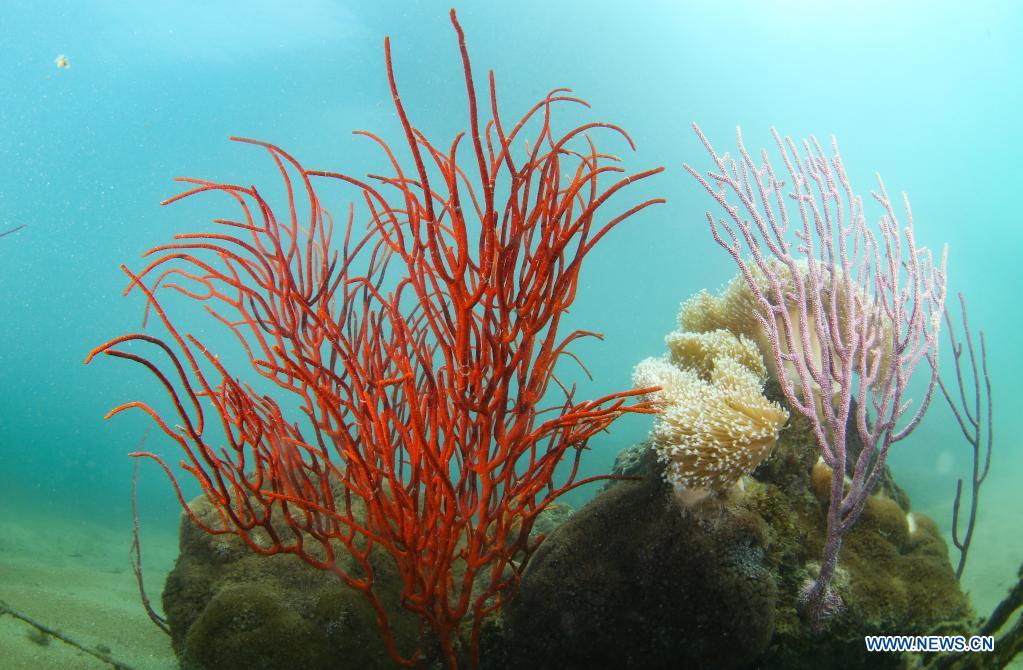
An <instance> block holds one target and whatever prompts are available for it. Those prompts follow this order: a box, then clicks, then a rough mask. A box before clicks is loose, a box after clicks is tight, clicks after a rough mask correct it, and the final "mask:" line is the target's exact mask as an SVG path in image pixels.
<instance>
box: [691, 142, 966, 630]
mask: <svg viewBox="0 0 1023 670" xmlns="http://www.w3.org/2000/svg"><path fill="white" fill-rule="evenodd" d="M693 128H694V130H695V131H696V134H697V136H698V137H699V138H700V141H701V142H702V143H703V145H704V147H706V149H707V152H708V153H709V154H710V156H711V158H712V159H713V161H714V164H715V166H716V171H710V172H708V173H707V175H706V177H704V176H703V175H701V174H700V173H699V172H697V171H696V170H695V169H694V168H692V167H690V166H689V165H686V166H685V168H686V170H688V171H689V173H690V174H692V175H693V176H694V177H695V178H696V179H697V180H698V181H699V182H700V184H701V185H702V186H703V187H704V188H705V189H706V190H707V192H708V193H709V194H710V195H711V196H712V197H713V198H714V200H716V201H717V203H718V204H719V205H720V206H721V207H722V208H723V209H724V210H725V212H726V216H725V217H724V218H715V217H714V216H713V215H712V214H711V213H710V212H708V213H707V220H708V222H709V224H710V229H711V232H712V234H713V236H714V239H715V241H716V242H717V243H718V244H719V245H720V246H721V247H722V248H724V249H725V250H726V251H727V252H728V253H729V254H730V255H731V256H732V258H733V260H734V261H735V263H736V265H738V268H739V272H740V273H741V275H742V277H743V278H744V279H745V282H746V284H747V285H748V286H749V289H750V291H751V292H752V295H753V298H754V304H755V305H756V313H755V314H754V316H755V318H756V320H757V323H758V324H759V327H760V329H761V331H762V333H761V335H762V338H761V341H762V342H763V343H764V344H763V346H764V349H765V355H767V356H769V357H771V358H773V362H774V366H775V369H776V370H777V371H778V381H779V383H780V385H781V388H782V391H783V392H784V394H785V397H786V399H787V400H788V402H789V404H790V405H791V407H792V408H793V409H794V410H796V411H798V412H799V413H801V414H803V415H804V416H806V417H807V418H808V419H809V420H810V422H811V424H812V427H813V431H814V435H815V437H816V441H817V445H818V447H819V449H820V456H821V460H823V462H824V463H825V464H826V465H827V466H828V467H829V468H830V469H831V487H830V496H829V506H828V517H827V536H826V539H825V546H824V551H823V555H822V556H821V564H820V570H819V572H818V574H817V577H816V578H815V579H813V580H812V583H809V584H808V585H807V587H806V588H805V589H804V591H803V593H801V594H800V596H801V597H800V602H801V605H802V609H803V612H804V615H805V616H806V617H807V618H808V619H809V621H810V622H811V625H813V626H815V627H821V626H822V625H823V624H824V623H825V622H826V620H827V619H828V618H829V614H834V613H836V612H837V611H840V610H841V606H842V604H841V599H840V597H839V596H838V595H837V594H836V593H835V592H834V591H833V589H832V588H831V587H830V586H829V584H830V581H831V578H832V576H833V574H834V572H835V568H836V566H837V564H838V555H839V550H840V549H841V546H842V537H843V536H844V534H845V533H846V531H848V530H849V528H851V527H852V525H853V524H854V523H856V521H857V519H858V518H859V516H860V514H861V513H862V511H863V507H864V505H865V503H866V501H867V498H868V496H869V495H870V493H871V491H873V490H874V488H875V485H876V484H877V481H878V478H879V477H880V476H881V474H882V472H883V470H884V466H885V460H886V458H887V456H888V450H889V448H890V447H891V445H892V444H894V443H895V442H898V441H899V440H902V439H904V438H905V437H906V436H907V435H909V434H910V432H912V431H913V429H914V428H915V427H916V426H917V425H918V423H919V422H920V419H921V418H922V417H923V415H924V413H925V412H926V410H927V406H928V404H929V403H930V400H931V397H932V394H933V391H934V386H935V382H936V380H937V372H936V369H937V368H936V366H935V367H934V368H933V369H932V371H931V374H930V378H929V380H928V382H927V385H926V387H925V392H924V396H923V399H922V400H921V401H920V402H919V403H916V407H915V410H914V409H913V405H914V403H913V401H912V399H910V398H908V397H907V391H908V385H909V381H910V378H911V377H912V375H913V371H914V370H915V369H916V367H917V365H918V364H919V363H920V362H921V361H922V360H924V359H925V358H926V357H927V356H933V357H934V358H935V360H936V357H937V350H938V331H939V328H940V325H941V315H942V312H943V308H944V301H945V270H946V257H947V249H946V250H945V253H943V254H942V258H941V263H940V265H938V264H936V263H935V262H934V258H933V257H932V254H931V252H930V250H928V249H927V248H926V247H917V245H916V241H915V238H914V235H913V217H912V213H911V211H910V208H909V201H908V200H907V199H906V198H905V196H903V200H904V202H905V209H906V223H905V226H904V227H903V228H902V229H901V231H900V225H901V224H900V223H899V220H898V217H897V216H896V213H895V209H894V207H893V206H892V203H891V200H890V199H889V197H888V193H887V191H886V190H885V187H884V183H883V182H882V181H881V178H880V176H878V178H877V180H878V192H876V193H874V194H873V196H874V199H875V200H876V201H877V202H878V203H879V204H880V205H881V208H882V215H881V219H880V222H879V223H878V225H877V226H876V227H874V226H870V225H868V224H867V222H866V218H865V217H864V210H863V199H862V198H861V197H860V196H858V195H856V194H855V193H854V192H853V190H852V187H851V186H850V184H849V179H848V176H847V175H846V172H845V168H844V166H843V165H842V161H841V158H840V157H839V153H838V145H837V143H836V142H835V141H834V140H832V147H833V155H832V156H830V157H829V156H827V155H826V154H825V152H824V150H823V149H822V147H821V145H820V143H819V142H818V141H817V139H816V138H813V137H811V138H810V139H809V140H804V141H802V142H801V143H800V144H798V145H797V144H796V143H795V142H794V141H793V140H792V139H791V138H789V137H785V138H784V139H783V138H782V137H781V136H780V135H779V134H778V132H777V131H775V130H774V129H772V134H773V136H774V139H775V142H776V144H777V147H778V150H779V153H780V156H781V159H782V161H783V162H784V167H785V170H786V172H787V173H788V175H789V177H790V178H791V185H790V187H789V189H788V192H785V191H786V189H785V182H784V181H783V180H782V179H780V178H779V177H778V175H776V173H775V171H774V168H773V167H772V165H771V162H770V159H769V157H768V153H767V150H766V149H765V150H761V152H760V156H759V159H760V163H757V162H756V161H755V160H754V158H753V157H752V156H751V155H750V153H749V152H748V151H747V150H746V147H745V145H744V144H743V141H742V133H741V131H739V130H737V132H736V134H737V137H738V151H739V155H738V156H737V157H735V158H733V157H732V156H731V155H729V154H728V153H725V154H723V155H720V154H718V153H717V152H716V151H715V150H714V148H713V147H712V146H711V144H710V142H709V141H708V139H707V138H706V136H705V135H704V134H703V132H702V131H701V130H700V128H699V127H698V126H697V125H696V124H693ZM800 149H802V153H801V152H800ZM730 198H734V199H737V200H738V202H737V203H733V202H730V200H729V199H730ZM789 203H791V204H789ZM793 244H795V248H793ZM852 426H855V430H856V431H857V432H858V433H859V437H860V439H861V440H862V443H863V447H862V449H860V451H859V452H858V453H852V452H850V453H847V439H846V438H847V431H848V430H852ZM847 475H848V476H847Z"/></svg>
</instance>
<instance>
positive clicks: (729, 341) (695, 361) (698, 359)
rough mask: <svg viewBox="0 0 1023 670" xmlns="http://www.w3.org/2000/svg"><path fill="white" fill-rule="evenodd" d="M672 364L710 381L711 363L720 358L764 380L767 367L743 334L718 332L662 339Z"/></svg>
mask: <svg viewBox="0 0 1023 670" xmlns="http://www.w3.org/2000/svg"><path fill="white" fill-rule="evenodd" d="M664 341H665V343H666V344H667V345H668V352H669V354H670V358H671V362H672V363H674V364H675V365H678V366H679V367H683V368H693V369H694V370H696V371H697V372H698V373H699V374H700V376H701V377H703V378H705V379H707V378H710V375H711V372H712V370H713V369H714V360H715V359H717V358H720V357H722V356H725V357H728V358H731V359H733V360H735V361H737V362H739V363H740V364H742V365H743V366H745V367H746V368H747V369H748V370H750V371H751V372H753V373H755V374H756V375H757V377H758V378H759V379H760V380H761V381H764V380H765V379H766V378H767V367H766V366H765V365H764V359H763V357H762V356H761V355H760V350H759V349H758V348H757V345H756V343H754V342H753V340H751V339H749V338H748V337H746V336H745V335H739V336H738V337H736V336H735V335H734V334H732V333H731V332H729V331H727V330H724V329H720V330H712V331H710V332H706V333H691V332H686V331H682V330H676V331H675V332H673V333H671V334H669V335H668V336H667V337H665V338H664Z"/></svg>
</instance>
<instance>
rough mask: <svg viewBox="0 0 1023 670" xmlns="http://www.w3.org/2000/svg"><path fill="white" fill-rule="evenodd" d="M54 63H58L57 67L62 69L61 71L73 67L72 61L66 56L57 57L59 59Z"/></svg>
mask: <svg viewBox="0 0 1023 670" xmlns="http://www.w3.org/2000/svg"><path fill="white" fill-rule="evenodd" d="M53 62H54V63H56V64H57V67H58V68H60V69H61V70H66V69H68V68H69V67H71V60H70V59H68V57H67V56H65V55H64V54H61V55H59V56H57V58H55V59H54V61H53Z"/></svg>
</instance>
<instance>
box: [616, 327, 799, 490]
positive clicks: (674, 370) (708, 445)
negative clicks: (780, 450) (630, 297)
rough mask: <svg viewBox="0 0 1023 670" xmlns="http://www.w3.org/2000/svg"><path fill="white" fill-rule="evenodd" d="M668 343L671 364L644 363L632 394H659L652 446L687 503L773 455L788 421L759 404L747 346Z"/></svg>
mask: <svg viewBox="0 0 1023 670" xmlns="http://www.w3.org/2000/svg"><path fill="white" fill-rule="evenodd" d="M666 339H667V341H668V344H669V348H670V349H671V361H669V360H665V359H657V358H648V359H647V360H645V361H643V362H641V363H640V364H639V365H638V366H636V370H635V372H634V374H633V382H634V384H635V385H636V386H637V387H650V386H660V387H661V390H660V391H657V392H655V393H654V394H653V399H654V401H655V402H656V404H657V406H658V408H659V409H660V410H661V412H660V415H659V416H658V419H657V421H656V423H655V425H654V429H653V431H652V432H651V440H652V442H653V445H654V449H655V450H656V451H657V454H658V457H659V458H660V459H661V461H662V462H664V463H666V465H667V467H666V469H665V473H664V476H665V479H667V481H668V482H669V483H671V484H672V485H673V486H675V488H676V490H677V491H679V492H680V493H681V492H683V491H685V492H686V493H685V499H687V500H690V501H692V500H698V499H700V498H702V497H705V495H706V494H710V493H716V494H720V493H723V492H725V491H726V490H728V489H729V488H730V487H732V486H733V485H734V484H735V483H736V482H737V481H738V480H739V479H740V478H741V477H742V476H743V475H746V474H749V473H750V472H752V471H753V469H754V468H756V467H757V465H759V464H760V463H761V462H762V461H763V460H764V458H766V457H767V455H768V454H770V452H771V449H772V448H773V447H774V444H775V442H776V440H777V438H778V431H780V430H781V429H782V427H783V426H784V425H785V423H786V422H787V421H788V418H789V414H788V412H787V411H786V410H785V409H784V408H783V407H781V405H779V404H778V403H774V402H771V401H769V400H768V399H767V398H765V397H764V395H763V381H764V378H765V368H764V362H763V359H762V358H761V357H760V354H759V353H758V352H757V349H756V345H755V344H754V343H753V342H752V341H751V340H749V339H747V338H745V337H737V336H735V335H733V334H731V333H729V332H728V331H726V330H716V331H713V332H710V333H686V332H681V331H679V332H675V333H672V334H671V335H669V336H668V337H667V338H666Z"/></svg>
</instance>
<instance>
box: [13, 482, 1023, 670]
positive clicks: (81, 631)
mask: <svg viewBox="0 0 1023 670" xmlns="http://www.w3.org/2000/svg"><path fill="white" fill-rule="evenodd" d="M996 477H997V473H993V475H992V481H991V482H990V485H989V487H987V488H985V500H984V504H983V505H982V507H981V511H980V518H979V521H978V529H977V534H976V537H975V539H974V545H973V549H972V551H971V554H970V563H969V568H968V570H967V572H966V575H965V576H964V582H963V586H964V590H966V591H967V592H968V593H969V595H970V598H971V600H972V604H973V606H974V608H975V610H976V611H977V612H978V613H980V614H986V613H988V612H990V611H991V609H992V608H993V607H994V605H995V604H996V603H997V602H998V601H999V600H1000V599H1001V598H1002V597H1003V596H1004V595H1005V593H1006V591H1007V589H1009V588H1010V587H1011V586H1012V584H1014V583H1015V582H1016V579H1017V578H1016V571H1017V569H1018V567H1019V566H1018V557H1019V556H1023V533H1020V532H1019V530H1020V519H1019V513H1018V511H1017V510H1015V509H1014V503H1013V500H1014V499H1018V491H1017V490H1016V489H1015V488H1014V483H1013V482H1011V481H1001V480H999V479H997V478H996ZM915 509H917V511H920V512H923V513H925V514H928V515H930V516H932V517H934V518H935V519H937V520H938V521H939V523H941V522H942V521H943V518H942V517H943V515H942V513H941V512H940V511H938V510H928V509H926V508H922V509H921V508H918V507H917V508H915ZM5 511H7V512H8V513H7V514H5V515H3V517H2V518H0V593H3V594H4V599H5V601H6V603H7V604H8V605H9V606H10V607H11V608H12V609H14V610H17V611H19V612H20V613H22V614H25V615H27V616H29V617H32V618H34V619H36V620H37V621H39V622H40V623H44V624H46V625H48V626H50V627H52V628H55V629H57V630H59V631H61V632H62V633H63V634H65V635H67V636H68V637H70V638H73V639H75V640H77V641H79V642H81V643H83V644H85V645H87V646H91V647H93V648H96V647H100V648H103V649H109V653H110V658H112V659H116V660H117V661H119V662H121V663H124V664H125V665H126V666H128V667H131V668H137V669H139V670H143V669H153V670H170V669H173V668H177V667H178V665H177V660H176V658H175V656H174V652H173V651H172V649H171V644H170V639H169V638H167V637H166V636H165V635H164V634H163V633H162V632H160V631H159V630H158V629H157V628H155V627H154V626H153V624H152V623H151V622H150V621H149V619H148V618H147V617H146V615H145V612H144V611H143V609H142V606H141V605H140V603H139V598H138V591H137V587H136V584H135V579H134V576H133V574H132V572H131V569H130V565H129V562H128V546H129V543H130V538H131V527H130V525H128V522H129V521H130V520H129V519H125V524H124V525H121V526H115V525H100V524H97V523H96V522H95V521H92V522H90V521H86V520H81V519H75V518H68V517H42V516H38V515H32V514H30V513H19V510H18V509H17V508H16V507H12V506H9V505H7V504H5ZM943 530H944V529H943ZM177 540H178V538H177V529H176V528H166V529H162V530H152V529H146V531H145V554H144V557H145V567H146V576H147V583H149V585H150V590H151V591H152V592H153V593H154V595H156V596H157V597H156V598H155V600H157V602H158V600H159V598H158V594H159V593H160V591H161V589H162V585H163V582H164V579H165V577H166V575H167V573H168V572H169V571H170V570H171V568H172V567H173V564H174V560H175V558H176V556H177V552H178V547H177ZM31 633H32V629H31V628H30V627H29V626H27V625H25V624H23V623H21V622H20V621H17V620H15V619H13V618H11V617H9V616H4V617H0V650H2V658H0V668H2V670H20V669H26V670H28V669H32V670H46V669H49V668H54V669H57V668H60V669H62V670H78V669H83V670H84V669H87V668H109V667H110V665H108V664H106V663H104V662H102V661H100V660H98V659H95V658H93V657H91V656H88V655H86V654H84V653H82V652H80V651H76V650H74V649H72V648H71V647H69V646H67V645H65V644H63V643H61V642H60V641H58V640H55V639H50V640H49V641H48V642H47V643H45V644H41V643H40V642H41V641H42V640H40V638H39V636H36V635H32V634H31ZM1010 667H1014V668H1023V658H1017V659H1016V660H1015V661H1014V663H1013V664H1012V665H1011V666H1010Z"/></svg>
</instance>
